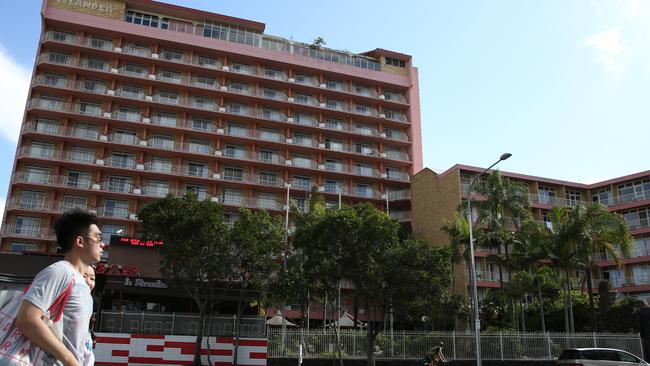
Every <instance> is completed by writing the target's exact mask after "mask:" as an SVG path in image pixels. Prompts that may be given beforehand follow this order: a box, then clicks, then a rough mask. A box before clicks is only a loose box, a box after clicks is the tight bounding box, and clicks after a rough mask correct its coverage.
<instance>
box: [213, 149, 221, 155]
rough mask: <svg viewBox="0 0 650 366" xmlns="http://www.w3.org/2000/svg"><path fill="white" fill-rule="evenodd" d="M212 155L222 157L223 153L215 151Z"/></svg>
mask: <svg viewBox="0 0 650 366" xmlns="http://www.w3.org/2000/svg"><path fill="white" fill-rule="evenodd" d="M214 155H215V156H222V155H223V152H221V150H215V152H214Z"/></svg>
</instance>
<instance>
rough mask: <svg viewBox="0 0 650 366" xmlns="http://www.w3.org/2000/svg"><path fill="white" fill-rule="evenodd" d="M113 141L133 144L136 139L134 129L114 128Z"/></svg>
mask: <svg viewBox="0 0 650 366" xmlns="http://www.w3.org/2000/svg"><path fill="white" fill-rule="evenodd" d="M113 141H114V142H117V143H120V144H131V145H135V144H136V143H137V141H138V138H137V135H136V133H135V131H132V130H115V134H114V135H113Z"/></svg>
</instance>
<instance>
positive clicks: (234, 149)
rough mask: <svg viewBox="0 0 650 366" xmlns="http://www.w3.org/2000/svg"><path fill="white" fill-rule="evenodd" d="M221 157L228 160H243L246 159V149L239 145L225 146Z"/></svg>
mask: <svg viewBox="0 0 650 366" xmlns="http://www.w3.org/2000/svg"><path fill="white" fill-rule="evenodd" d="M223 155H224V156H225V157H228V158H238V159H244V158H246V148H245V147H244V146H241V145H226V146H225V148H224V154H223Z"/></svg>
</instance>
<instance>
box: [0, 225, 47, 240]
mask: <svg viewBox="0 0 650 366" xmlns="http://www.w3.org/2000/svg"><path fill="white" fill-rule="evenodd" d="M2 234H3V236H15V237H20V238H28V239H44V240H54V239H55V235H54V233H53V232H52V230H51V229H49V228H45V227H40V226H16V225H13V224H5V225H2Z"/></svg>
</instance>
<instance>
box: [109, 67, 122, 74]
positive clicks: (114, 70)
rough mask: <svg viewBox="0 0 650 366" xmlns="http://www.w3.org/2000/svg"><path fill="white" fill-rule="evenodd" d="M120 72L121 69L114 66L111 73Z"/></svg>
mask: <svg viewBox="0 0 650 366" xmlns="http://www.w3.org/2000/svg"><path fill="white" fill-rule="evenodd" d="M118 72H120V70H118V69H116V68H114V67H113V68H111V73H112V74H117V73H118Z"/></svg>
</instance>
